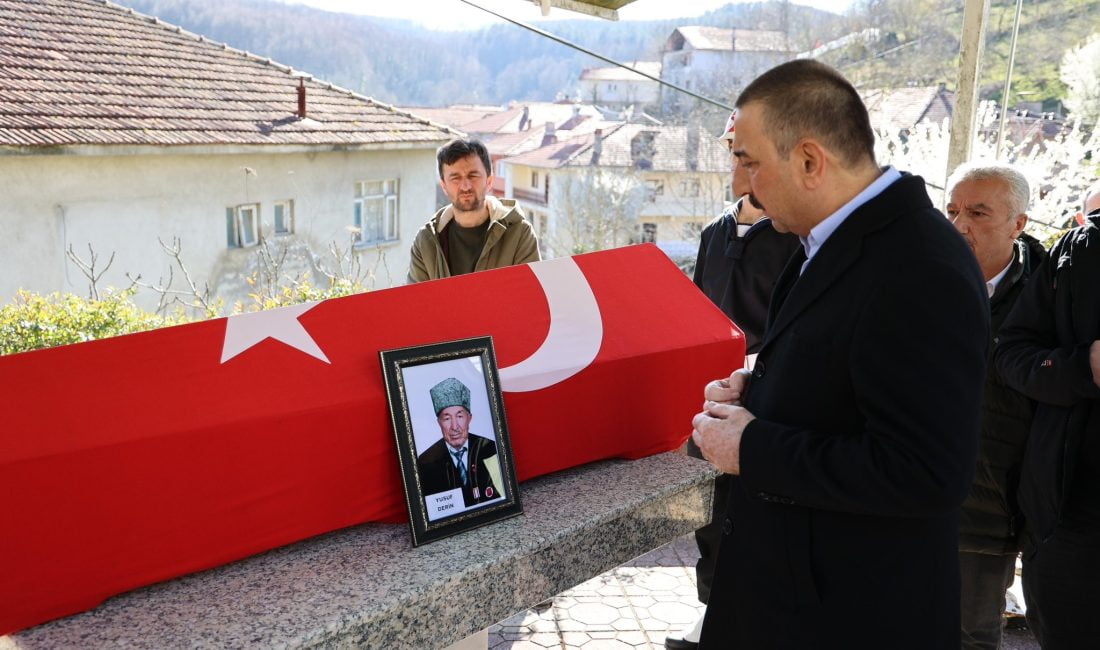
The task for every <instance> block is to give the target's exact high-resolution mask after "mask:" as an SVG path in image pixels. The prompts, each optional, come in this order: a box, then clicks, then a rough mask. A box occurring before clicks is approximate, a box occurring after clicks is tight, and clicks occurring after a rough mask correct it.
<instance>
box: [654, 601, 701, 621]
mask: <svg viewBox="0 0 1100 650" xmlns="http://www.w3.org/2000/svg"><path fill="white" fill-rule="evenodd" d="M649 615H650V616H651V617H653V618H655V619H657V620H660V621H664V622H665V623H668V624H669V625H686V624H688V623H694V622H695V619H697V618H699V610H698V609H696V608H695V607H692V606H691V605H685V604H683V603H657V604H656V605H654V606H652V607H650V608H649Z"/></svg>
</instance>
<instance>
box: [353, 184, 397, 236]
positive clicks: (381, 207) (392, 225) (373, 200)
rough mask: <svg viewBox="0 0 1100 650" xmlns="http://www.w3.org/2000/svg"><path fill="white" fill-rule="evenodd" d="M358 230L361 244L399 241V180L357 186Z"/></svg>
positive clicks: (357, 234)
mask: <svg viewBox="0 0 1100 650" xmlns="http://www.w3.org/2000/svg"><path fill="white" fill-rule="evenodd" d="M355 228H356V233H355V241H356V243H358V244H364V245H365V244H378V243H382V242H388V241H395V240H396V239H397V237H398V232H397V180H396V179H389V180H384V181H362V182H359V183H356V184H355Z"/></svg>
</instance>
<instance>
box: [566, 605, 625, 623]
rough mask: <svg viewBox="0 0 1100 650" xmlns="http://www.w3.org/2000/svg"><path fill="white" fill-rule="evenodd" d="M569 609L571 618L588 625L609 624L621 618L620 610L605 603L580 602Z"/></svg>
mask: <svg viewBox="0 0 1100 650" xmlns="http://www.w3.org/2000/svg"><path fill="white" fill-rule="evenodd" d="M567 611H568V612H569V617H570V618H572V619H573V620H576V621H580V622H581V623H584V624H586V625H609V624H610V623H611V621H614V620H615V619H617V618H619V610H617V609H615V608H614V607H609V606H607V605H604V604H603V603H578V604H576V605H574V606H572V607H570V608H568V610H567Z"/></svg>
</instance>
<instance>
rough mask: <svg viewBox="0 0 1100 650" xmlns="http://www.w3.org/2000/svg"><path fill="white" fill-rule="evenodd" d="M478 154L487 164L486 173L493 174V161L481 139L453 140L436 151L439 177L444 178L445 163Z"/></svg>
mask: <svg viewBox="0 0 1100 650" xmlns="http://www.w3.org/2000/svg"><path fill="white" fill-rule="evenodd" d="M474 154H477V157H478V158H481V164H482V165H485V174H486V175H487V176H492V174H493V163H492V161H491V160H489V150H488V149H486V148H485V145H484V144H482V143H481V141H480V140H461V139H456V140H451V141H450V142H448V143H447V144H445V145H443V146H442V147H440V148H439V150H438V151H436V152H435V160H436V162H437V163H439V178H440V179H442V178H443V165H453V164H455V163H456V162H458V161H459V160H462V159H463V158H465V157H466V156H472V155H474Z"/></svg>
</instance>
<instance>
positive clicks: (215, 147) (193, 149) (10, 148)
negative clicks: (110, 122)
mask: <svg viewBox="0 0 1100 650" xmlns="http://www.w3.org/2000/svg"><path fill="white" fill-rule="evenodd" d="M449 141H450V139H449V138H439V139H432V140H416V141H408V142H369V143H359V144H348V143H330V144H202V145H198V144H184V145H132V144H65V145H49V146H27V145H5V144H0V156H138V155H177V156H195V155H232V154H307V153H336V152H349V151H400V150H414V149H433V150H434V149H436V148H438V147H439V146H440V145H442V144H445V143H447V142H449Z"/></svg>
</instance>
